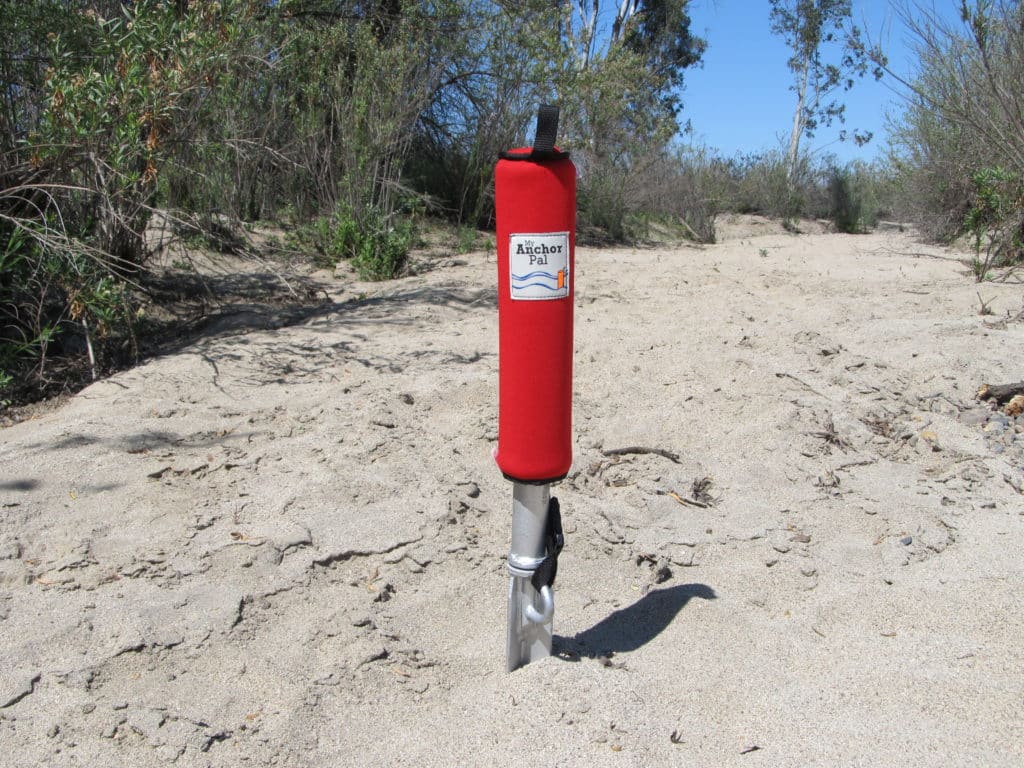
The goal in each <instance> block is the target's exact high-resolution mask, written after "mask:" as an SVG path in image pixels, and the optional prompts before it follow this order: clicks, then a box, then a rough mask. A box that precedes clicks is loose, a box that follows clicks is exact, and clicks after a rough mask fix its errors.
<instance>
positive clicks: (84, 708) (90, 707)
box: [82, 701, 96, 715]
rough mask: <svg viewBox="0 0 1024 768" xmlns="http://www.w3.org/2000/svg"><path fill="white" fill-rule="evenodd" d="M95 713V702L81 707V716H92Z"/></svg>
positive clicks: (89, 702) (88, 702)
mask: <svg viewBox="0 0 1024 768" xmlns="http://www.w3.org/2000/svg"><path fill="white" fill-rule="evenodd" d="M95 711H96V702H93V701H87V702H86V703H85V704H83V705H82V714H83V715H90V714H92V713H93V712H95Z"/></svg>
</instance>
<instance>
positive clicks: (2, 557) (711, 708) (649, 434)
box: [0, 217, 1024, 768]
mask: <svg viewBox="0 0 1024 768" xmlns="http://www.w3.org/2000/svg"><path fill="white" fill-rule="evenodd" d="M807 229H808V231H807V232H805V233H804V234H801V235H792V234H789V233H786V232H784V231H782V229H781V228H780V227H779V226H778V225H777V224H774V223H771V222H768V221H767V220H762V219H757V218H751V217H742V218H741V217H733V218H728V219H723V220H722V221H720V223H719V234H720V237H719V240H720V242H719V243H718V244H715V245H709V246H679V247H650V248H634V249H629V248H618V249H594V248H584V247H581V248H579V249H578V251H577V256H576V258H577V266H576V273H575V280H576V356H575V401H574V403H575V404H574V440H575V450H574V464H573V469H572V471H571V473H570V475H569V477H568V478H567V479H566V480H565V481H563V482H561V483H560V484H559V485H558V486H556V488H555V489H554V492H555V494H556V495H557V496H558V498H559V499H560V501H561V508H562V515H563V520H564V523H565V531H566V547H565V550H564V552H563V554H562V556H561V559H560V563H559V574H558V581H557V583H556V588H555V595H556V613H555V632H556V635H557V637H556V639H555V651H556V653H555V655H554V656H553V657H552V658H550V659H548V660H546V661H543V662H540V663H537V664H533V665H530V666H528V667H526V668H524V669H522V670H519V671H517V672H515V673H512V674H507V673H506V672H505V670H504V664H505V657H504V653H505V647H504V633H505V598H506V589H507V579H508V576H507V572H506V569H505V558H506V556H507V554H508V546H509V522H510V509H511V485H510V484H509V483H508V482H507V481H505V480H504V479H503V478H502V476H501V473H500V472H499V471H498V469H497V468H496V467H495V465H494V463H493V460H492V458H491V450H492V448H493V447H494V444H495V441H496V438H497V432H496V430H497V426H496V424H497V411H496V408H497V406H496V394H497V393H496V390H497V365H498V360H497V316H496V298H495V275H496V265H495V257H494V254H493V253H490V254H488V253H483V252H479V253H472V254H468V255H465V256H457V257H454V256H453V257H449V258H437V259H434V260H433V261H430V262H429V263H425V264H423V265H421V266H422V269H421V271H420V273H419V274H417V275H414V276H411V277H407V278H403V279H400V280H397V281H394V282H389V283H379V284H371V283H355V282H352V281H351V280H347V279H346V280H340V279H337V280H326V281H325V282H324V286H323V288H324V291H325V292H326V293H325V295H326V296H327V297H328V298H327V300H325V301H324V302H323V303H322V304H320V305H318V306H315V307H311V308H309V309H307V310H303V311H301V312H296V311H288V312H285V311H281V312H274V311H272V310H268V311H255V310H252V311H248V310H247V311H244V312H243V311H239V312H236V313H235V314H226V315H225V316H224V317H223V318H221V319H220V320H219V321H217V322H214V323H212V324H211V325H210V326H209V328H208V331H207V332H206V333H205V334H204V335H203V336H202V337H200V338H199V339H198V340H196V341H195V342H193V343H190V344H188V345H187V346H185V347H184V348H182V349H180V350H178V351H176V352H173V353H170V354H167V355H164V356H161V357H157V358H153V359H150V360H149V361H147V362H145V363H144V364H142V365H139V366H138V367H136V368H133V369H131V370H127V371H124V372H122V373H119V374H117V375H115V376H113V377H111V378H109V379H107V380H103V381H100V382H98V383H96V384H94V385H92V386H90V387H88V388H87V389H85V390H83V391H82V392H80V393H79V394H77V395H76V396H74V397H73V398H71V399H70V400H69V401H68V402H67V403H66V404H64V405H62V406H60V407H58V408H54V409H50V410H48V411H45V412H43V413H41V414H40V415H39V416H38V417H36V418H33V419H30V420H28V421H24V422H22V423H19V424H16V425H14V426H10V427H7V428H5V429H2V430H0V746H2V749H0V765H3V766H11V767H12V768H14V767H15V766H17V767H18V768H23V767H26V766H89V767H90V768H98V767H101V766H103V767H105V766H110V767H111V768H113V767H114V766H162V765H172V764H173V765H180V766H211V767H212V766H295V767H297V768H305V767H307V766H308V767H310V768H312V767H317V768H319V767H321V766H378V765H380V766H417V768H423V766H456V765H466V766H470V765H472V766H498V765H502V766H504V765H515V766H517V768H529V767H531V766H552V765H555V766H656V765H677V766H744V767H756V766H771V767H773V768H777V767H781V766H819V765H820V766H826V765H827V766H865V767H869V766H870V767H871V768H878V767H881V766H914V767H915V768H920V767H923V766H936V767H938V766H943V767H945V766H960V765H963V766H970V765H976V766H991V767H996V766H1008V767H1009V766H1020V765H1022V764H1024V671H1022V670H1024V647H1022V638H1024V556H1022V552H1024V496H1022V495H1021V488H1022V486H1024V417H1016V418H1015V417H1009V416H1005V415H1003V414H1001V413H999V412H998V411H997V410H995V409H994V408H993V407H992V406H990V405H987V404H985V403H980V402H978V401H977V400H976V398H975V391H976V389H977V387H978V386H979V385H980V384H982V383H985V382H987V383H1006V382H1012V381H1020V380H1021V379H1024V366H1022V354H1021V350H1022V349H1024V322H1012V321H1011V322H1005V318H1006V314H1007V313H1010V314H1011V315H1013V314H1015V313H1017V312H1019V311H1020V310H1021V308H1022V292H1021V288H1020V285H1019V284H1018V285H1013V284H996V283H986V284H982V285H980V286H979V285H978V284H976V283H975V282H974V281H973V279H972V277H971V276H970V274H969V270H968V269H967V268H966V267H965V266H964V264H963V262H962V259H964V258H966V257H967V254H966V253H965V252H962V251H955V250H950V249H944V248H939V247H935V246H927V245H923V244H921V243H920V242H919V241H917V240H916V239H915V238H914V236H913V234H912V233H911V232H903V231H900V230H898V229H896V228H890V229H887V230H886V231H879V232H877V233H875V234H871V235H861V236H850V235H839V234H830V233H827V232H824V231H823V230H821V229H820V228H816V227H814V226H813V225H809V226H808V228H807ZM979 293H980V295H981V297H982V298H983V299H984V301H986V302H988V303H989V306H990V308H991V310H992V311H993V312H994V314H992V315H987V316H986V315H980V314H979V309H980V302H979V296H978V294H979ZM625 447H643V448H650V449H657V450H658V451H660V453H659V452H651V453H626V454H623V455H616V454H614V453H612V454H609V452H613V451H615V449H621V448H625ZM673 457H674V458H673Z"/></svg>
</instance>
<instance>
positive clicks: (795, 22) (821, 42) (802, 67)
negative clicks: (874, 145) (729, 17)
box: [769, 0, 882, 182]
mask: <svg viewBox="0 0 1024 768" xmlns="http://www.w3.org/2000/svg"><path fill="white" fill-rule="evenodd" d="M769 3H770V4H771V13H770V15H769V18H770V21H771V30H772V32H773V33H775V34H776V35H780V36H781V37H782V38H783V39H784V40H785V41H786V45H788V46H789V48H790V49H791V50H792V52H793V55H792V56H790V58H789V61H788V62H787V64H788V65H789V68H790V70H791V71H792V72H793V85H792V89H793V90H794V91H795V92H796V109H794V111H793V126H792V128H791V129H790V133H789V150H788V152H787V156H786V160H787V164H786V173H787V178H788V179H789V181H790V182H792V180H793V176H794V175H795V173H796V168H797V161H798V157H799V153H800V137H801V136H804V135H806V136H807V137H808V138H810V137H812V136H813V135H814V131H815V130H816V129H817V128H818V126H819V125H825V126H828V125H831V124H832V123H833V122H834V121H836V120H838V121H839V122H840V123H842V122H844V111H845V105H844V104H842V103H841V102H840V101H839V100H838V99H837V98H835V96H836V95H837V93H839V92H842V91H848V90H850V88H852V87H853V84H854V80H855V78H858V77H862V76H864V75H865V74H866V73H867V72H868V69H869V67H870V66H871V65H872V62H871V58H870V57H869V55H868V52H867V50H866V47H865V46H864V44H863V42H862V40H861V34H860V31H859V29H858V28H857V27H855V26H852V25H850V23H849V22H850V18H851V13H852V10H851V2H850V0H769ZM837 46H838V56H837V59H838V61H828V60H826V55H825V54H826V53H829V52H832V51H835V50H836V48H837ZM871 71H872V74H873V75H874V77H875V78H876V79H878V78H880V77H881V76H882V69H881V68H880V67H879V66H878V65H877V64H876V65H874V66H873V68H872V70H871ZM842 138H845V134H844V135H843V136H842ZM853 139H854V141H855V142H857V144H858V145H860V144H865V143H867V142H868V141H870V140H871V134H870V133H859V132H856V131H854V135H853Z"/></svg>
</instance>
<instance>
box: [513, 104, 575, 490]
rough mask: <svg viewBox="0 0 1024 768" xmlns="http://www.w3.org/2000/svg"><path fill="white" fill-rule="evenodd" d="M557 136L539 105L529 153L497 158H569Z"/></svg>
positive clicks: (551, 109) (547, 110)
mask: <svg viewBox="0 0 1024 768" xmlns="http://www.w3.org/2000/svg"><path fill="white" fill-rule="evenodd" d="M557 136H558V107H556V106H554V105H552V104H541V105H540V108H539V109H538V110H537V134H536V135H535V136H534V138H533V147H532V148H531V149H530V151H529V152H526V151H523V150H519V151H512V150H509V151H506V152H499V153H498V157H500V158H501V159H502V160H531V161H533V162H540V161H544V160H561V159H562V158H567V157H569V153H568V152H562V151H560V150H557V149H555V138H556V137H557ZM510 479H511V478H510ZM544 482H545V483H547V482H549V481H547V480H545V481H544Z"/></svg>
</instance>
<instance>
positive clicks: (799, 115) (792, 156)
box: [786, 60, 811, 186]
mask: <svg viewBox="0 0 1024 768" xmlns="http://www.w3.org/2000/svg"><path fill="white" fill-rule="evenodd" d="M810 74H811V62H810V60H808V61H805V62H804V71H803V75H802V76H801V78H800V86H799V88H798V89H797V93H796V110H794V112H793V129H792V130H791V131H790V134H789V152H788V153H787V155H786V181H788V182H789V183H790V185H791V186H792V184H793V179H794V177H795V176H796V164H797V158H798V157H799V155H800V135H801V134H802V133H803V132H804V125H805V121H804V105H805V104H806V103H807V81H808V78H809V77H810Z"/></svg>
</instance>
